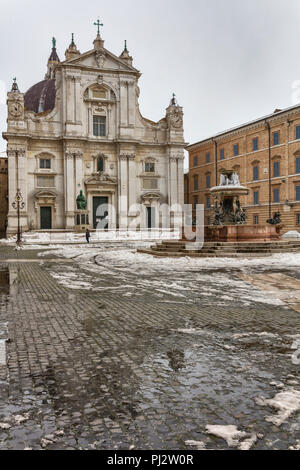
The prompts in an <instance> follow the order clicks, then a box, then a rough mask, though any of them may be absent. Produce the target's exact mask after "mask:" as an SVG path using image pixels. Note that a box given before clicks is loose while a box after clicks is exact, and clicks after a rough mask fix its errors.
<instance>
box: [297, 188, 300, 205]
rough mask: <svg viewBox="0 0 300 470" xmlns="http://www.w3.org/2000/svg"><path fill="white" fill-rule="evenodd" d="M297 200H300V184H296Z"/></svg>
mask: <svg viewBox="0 0 300 470" xmlns="http://www.w3.org/2000/svg"><path fill="white" fill-rule="evenodd" d="M296 201H300V186H296Z"/></svg>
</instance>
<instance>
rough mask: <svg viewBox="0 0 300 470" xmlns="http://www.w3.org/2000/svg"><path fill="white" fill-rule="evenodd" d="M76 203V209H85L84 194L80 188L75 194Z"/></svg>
mask: <svg viewBox="0 0 300 470" xmlns="http://www.w3.org/2000/svg"><path fill="white" fill-rule="evenodd" d="M76 203H77V209H78V210H85V209H86V206H87V202H86V199H85V197H84V194H83V192H82V189H81V190H80V193H79V195H78V196H77V199H76Z"/></svg>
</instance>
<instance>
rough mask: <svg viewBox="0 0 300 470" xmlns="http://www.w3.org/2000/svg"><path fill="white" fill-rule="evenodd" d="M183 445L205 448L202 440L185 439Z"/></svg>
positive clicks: (196, 448) (199, 448)
mask: <svg viewBox="0 0 300 470" xmlns="http://www.w3.org/2000/svg"><path fill="white" fill-rule="evenodd" d="M185 445H186V446H189V447H193V448H194V449H195V450H206V449H205V446H206V444H205V442H202V441H185Z"/></svg>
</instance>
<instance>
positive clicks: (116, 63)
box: [64, 48, 138, 72]
mask: <svg viewBox="0 0 300 470" xmlns="http://www.w3.org/2000/svg"><path fill="white" fill-rule="evenodd" d="M64 63H65V64H70V65H71V64H72V65H80V66H81V67H93V68H97V69H99V70H101V69H105V70H107V69H111V70H123V71H124V72H125V71H134V72H138V70H137V69H136V68H134V67H132V66H131V65H129V64H127V63H125V62H124V61H123V60H122V59H120V58H119V57H117V56H115V55H114V54H113V53H112V52H110V51H108V50H107V49H104V48H102V49H100V50H94V49H92V50H91V51H88V52H86V53H84V54H81V55H80V56H78V57H75V58H74V59H71V60H68V61H65V62H64Z"/></svg>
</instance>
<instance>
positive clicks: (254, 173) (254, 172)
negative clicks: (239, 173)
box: [253, 166, 258, 181]
mask: <svg viewBox="0 0 300 470" xmlns="http://www.w3.org/2000/svg"><path fill="white" fill-rule="evenodd" d="M257 180H258V166H254V167H253V181H257Z"/></svg>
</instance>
